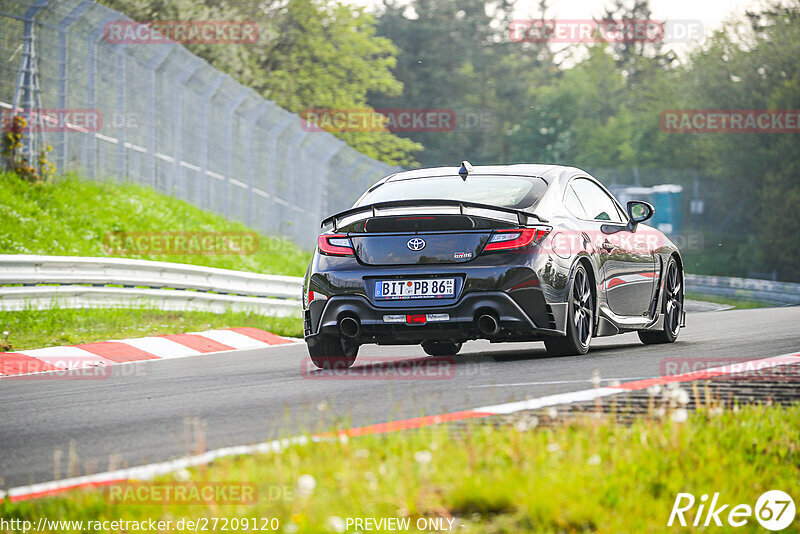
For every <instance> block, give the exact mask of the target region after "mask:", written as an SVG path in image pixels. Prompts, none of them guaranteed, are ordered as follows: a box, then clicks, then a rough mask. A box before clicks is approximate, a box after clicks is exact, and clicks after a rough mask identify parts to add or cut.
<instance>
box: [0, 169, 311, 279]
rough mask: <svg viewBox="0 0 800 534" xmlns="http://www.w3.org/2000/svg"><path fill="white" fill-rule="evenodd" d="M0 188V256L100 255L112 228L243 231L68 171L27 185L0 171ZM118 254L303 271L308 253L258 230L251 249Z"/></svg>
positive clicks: (160, 198) (177, 203)
mask: <svg viewBox="0 0 800 534" xmlns="http://www.w3.org/2000/svg"><path fill="white" fill-rule="evenodd" d="M0 192H1V194H0V254H48V255H68V256H105V255H106V251H105V249H104V247H103V244H104V241H105V242H106V243H108V238H107V236H108V235H109V234H111V233H114V232H116V233H117V234H118V233H120V232H129V233H132V232H137V233H138V232H157V233H163V232H247V231H250V228H248V227H247V226H245V225H244V224H241V223H238V222H232V221H228V220H226V219H225V218H224V217H222V216H219V215H216V214H213V213H211V212H208V211H204V210H201V209H200V208H197V207H195V206H192V205H191V204H189V203H187V202H184V201H181V200H176V199H174V198H172V197H168V196H166V195H162V194H160V193H156V192H155V191H153V190H151V189H147V188H144V187H140V186H136V185H131V184H122V185H120V184H114V183H98V182H90V181H86V180H81V179H79V178H78V177H76V176H73V175H67V176H63V177H60V178H58V179H56V180H55V181H54V182H53V183H49V184H44V185H32V184H30V183H28V182H25V181H23V180H21V179H20V178H19V177H17V176H16V175H15V174H12V173H0ZM120 257H131V258H140V259H147V260H159V261H170V262H178V263H191V264H196V265H205V266H209V267H219V268H223V269H236V270H242V271H253V272H259V273H267V274H285V275H294V276H302V275H303V274H304V273H305V270H306V266H307V265H308V262H309V260H310V258H311V255H310V253H308V252H305V251H303V250H301V249H299V248H298V247H297V246H295V245H294V244H292V243H291V242H289V241H287V240H282V239H276V238H273V237H268V236H263V235H261V236H259V237H258V246H257V250H256V251H255V252H254V253H253V254H244V255H235V254H227V255H221V254H218V255H208V254H206V255H203V254H184V255H147V254H130V255H120Z"/></svg>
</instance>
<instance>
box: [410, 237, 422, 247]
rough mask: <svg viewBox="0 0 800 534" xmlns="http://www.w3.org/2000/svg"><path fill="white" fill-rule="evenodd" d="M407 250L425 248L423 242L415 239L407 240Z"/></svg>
mask: <svg viewBox="0 0 800 534" xmlns="http://www.w3.org/2000/svg"><path fill="white" fill-rule="evenodd" d="M408 248H410V249H411V250H422V249H423V248H425V240H423V239H420V238H418V237H415V238H414V239H409V240H408Z"/></svg>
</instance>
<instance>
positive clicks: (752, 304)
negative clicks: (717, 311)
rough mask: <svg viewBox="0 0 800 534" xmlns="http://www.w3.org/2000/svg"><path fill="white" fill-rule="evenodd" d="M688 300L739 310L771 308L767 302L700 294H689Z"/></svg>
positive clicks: (687, 294) (687, 295)
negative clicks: (722, 305)
mask: <svg viewBox="0 0 800 534" xmlns="http://www.w3.org/2000/svg"><path fill="white" fill-rule="evenodd" d="M686 298H687V299H691V300H699V301H703V302H713V303H715V304H724V305H726V306H733V307H734V308H736V309H738V310H746V309H750V308H769V307H772V305H771V304H767V303H766V302H756V301H752V300H740V299H730V298H727V297H719V296H717V295H703V294H699V293H692V292H687V293H686Z"/></svg>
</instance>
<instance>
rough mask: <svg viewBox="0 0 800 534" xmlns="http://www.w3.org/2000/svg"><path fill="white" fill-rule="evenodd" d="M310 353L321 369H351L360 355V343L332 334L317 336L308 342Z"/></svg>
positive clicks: (312, 359)
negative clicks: (355, 343) (354, 343)
mask: <svg viewBox="0 0 800 534" xmlns="http://www.w3.org/2000/svg"><path fill="white" fill-rule="evenodd" d="M308 355H309V356H310V357H311V361H312V362H314V365H316V366H317V367H319V368H320V369H349V368H350V367H351V366H352V365H353V362H355V361H356V356H357V355H358V345H353V344H351V343H348V342H346V341H345V340H344V339H342V338H339V337H332V336H326V337H323V336H317V337H316V338H315V339H314V341H312V342H309V343H308Z"/></svg>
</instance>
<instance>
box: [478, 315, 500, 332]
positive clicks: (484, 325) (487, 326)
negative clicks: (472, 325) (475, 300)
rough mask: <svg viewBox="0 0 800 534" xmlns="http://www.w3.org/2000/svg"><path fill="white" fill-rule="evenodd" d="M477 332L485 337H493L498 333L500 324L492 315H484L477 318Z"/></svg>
mask: <svg viewBox="0 0 800 534" xmlns="http://www.w3.org/2000/svg"><path fill="white" fill-rule="evenodd" d="M478 330H480V332H481V334H483V335H485V336H493V335H495V334H497V333H498V332H499V331H500V324H499V323H498V322H497V319H496V318H495V317H494V315H490V314H488V313H484V314H483V315H481V316H480V317H478Z"/></svg>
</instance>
